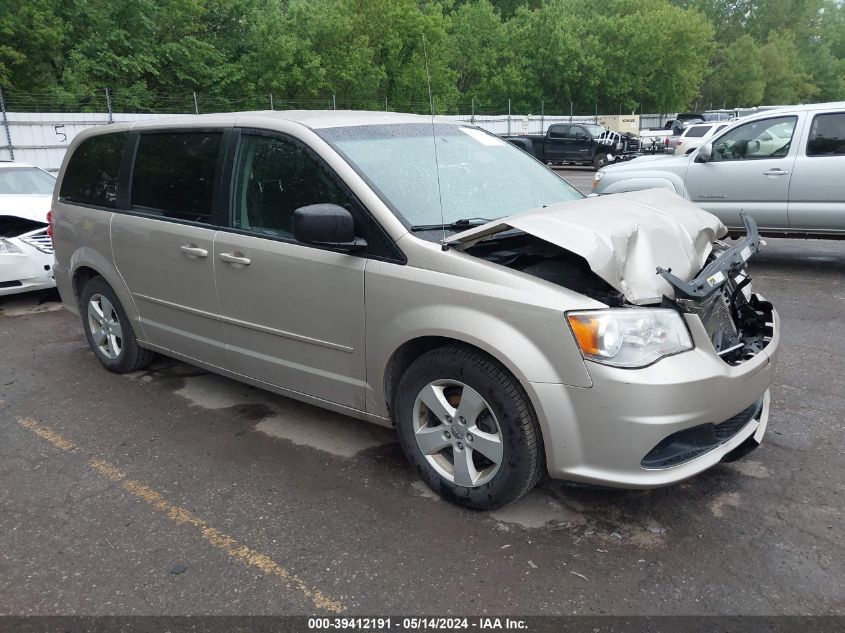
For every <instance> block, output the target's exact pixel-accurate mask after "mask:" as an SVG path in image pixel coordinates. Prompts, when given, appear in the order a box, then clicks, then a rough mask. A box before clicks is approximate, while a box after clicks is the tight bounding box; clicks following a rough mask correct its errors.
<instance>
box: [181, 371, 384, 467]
mask: <svg viewBox="0 0 845 633" xmlns="http://www.w3.org/2000/svg"><path fill="white" fill-rule="evenodd" d="M183 380H184V386H182V388H180V389H178V390H177V391H176V394H177V395H180V396H182V397H183V398H185V399H187V400H188V401H189V402H190V403H191V404H192V405H194V406H198V407H202V408H203V409H229V408H232V407H243V406H244V405H261V406H262V408H263V410H265V411H266V412H267V414H268V415H267V416H266V417H264V419H262V420H261V421H260V422H258V424H256V426H255V430H256V431H258V432H260V433H264V434H265V435H268V436H270V437H275V438H280V439H284V440H288V441H290V442H293V443H294V444H297V445H300V446H310V447H311V448H316V449H317V450H320V451H324V452H326V453H330V454H332V455H337V456H339V457H354V456H355V455H357V454H358V453H360V452H361V451H364V450H367V449H370V448H374V447H377V446H382V445H384V444H388V443H391V442H394V441H395V440H396V434H395V433H394V432H393V430H391V429H386V428H383V427H380V426H377V425H375V424H370V423H368V422H363V421H361V420H356V419H354V418H350V417H348V416H345V415H341V414H339V413H333V412H331V411H327V410H325V409H320V408H318V407H314V406H311V405H308V404H305V403H302V402H298V401H296V400H292V399H290V398H285V397H283V396H277V395H275V394H273V393H270V392H269V391H264V390H262V389H257V388H255V387H251V386H249V385H245V384H243V383H239V382H237V381H234V380H230V379H228V378H224V377H223V376H217V375H215V374H202V375H199V376H196V375H195V376H186V377H184V379H183Z"/></svg>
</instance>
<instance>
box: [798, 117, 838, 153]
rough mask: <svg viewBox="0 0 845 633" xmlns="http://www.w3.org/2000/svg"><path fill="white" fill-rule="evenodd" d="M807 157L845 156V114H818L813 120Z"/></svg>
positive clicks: (808, 140)
mask: <svg viewBox="0 0 845 633" xmlns="http://www.w3.org/2000/svg"><path fill="white" fill-rule="evenodd" d="M807 156H845V112H836V113H833V114H817V115H816V116H815V117H814V118H813V124H812V125H811V126H810V137H809V138H808V139H807Z"/></svg>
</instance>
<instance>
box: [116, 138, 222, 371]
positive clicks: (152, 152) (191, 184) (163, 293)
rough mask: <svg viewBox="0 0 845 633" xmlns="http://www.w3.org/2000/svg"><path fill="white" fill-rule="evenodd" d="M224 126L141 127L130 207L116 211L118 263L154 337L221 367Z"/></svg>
mask: <svg viewBox="0 0 845 633" xmlns="http://www.w3.org/2000/svg"><path fill="white" fill-rule="evenodd" d="M222 139H223V132H222V131H210V132H208V131H205V132H194V131H178V130H176V131H168V132H167V133H161V132H155V133H142V134H141V135H140V138H139V141H138V149H137V153H136V159H135V166H134V170H133V177H132V194H131V195H132V200H131V210H132V214H124V213H116V214H115V215H114V218H113V219H112V225H111V237H112V251H113V253H114V260H115V265H116V266H117V269H118V271H120V274H121V275H122V276H123V279H124V280H125V281H126V285H127V287H128V288H129V291H130V292H131V293H132V298H133V300H134V302H135V305H136V307H137V309H138V312H139V314H140V318H141V328H142V331H143V337H144V339H145V340H146V341H148V342H149V343H152V344H154V345H157V346H159V347H162V348H164V349H167V350H170V351H173V352H176V353H178V354H183V355H185V356H188V357H190V358H192V359H195V360H199V361H203V362H206V363H211V364H213V365H217V366H222V365H224V363H225V360H226V342H225V340H224V338H223V326H222V324H221V323H220V320H219V318H218V312H219V310H218V305H217V293H216V291H215V287H214V266H213V258H212V257H211V255H212V252H213V248H214V235H215V234H216V232H217V230H216V228H215V227H214V225H215V224H217V223H219V218H217V217H215V216H217V215H218V214H216V213H214V210H213V204H214V183H215V182H216V173H217V170H218V165H219V163H220V154H221V151H222V149H221V148H222Z"/></svg>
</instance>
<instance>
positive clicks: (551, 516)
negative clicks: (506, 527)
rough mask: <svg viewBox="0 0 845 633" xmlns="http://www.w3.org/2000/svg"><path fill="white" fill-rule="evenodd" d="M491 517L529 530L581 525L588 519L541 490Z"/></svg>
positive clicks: (492, 513) (531, 493) (497, 511)
mask: <svg viewBox="0 0 845 633" xmlns="http://www.w3.org/2000/svg"><path fill="white" fill-rule="evenodd" d="M490 516H491V517H492V518H493V519H495V520H496V521H498V522H500V523H510V524H515V525H519V526H520V527H524V528H528V529H538V528H544V527H567V526H575V525H580V524H583V523H585V522H586V518H585V517H584V515H583V514H581V513H580V512H578V511H576V510H573V509H571V508H568V507H566V506H565V505H564V504H562V503H561V502H560V501H558V500H557V499H554V498H552V497H550V496H549V495H547V494H545V493H544V492H542V491H541V490H534V491H533V492H530V493H529V494H527V495H526V496H524V497H523V498H522V499H520V500H519V501H517V502H515V503H512V504H510V505H509V506H505V507H504V508H500V509H499V510H494V511H493V512H491V513H490Z"/></svg>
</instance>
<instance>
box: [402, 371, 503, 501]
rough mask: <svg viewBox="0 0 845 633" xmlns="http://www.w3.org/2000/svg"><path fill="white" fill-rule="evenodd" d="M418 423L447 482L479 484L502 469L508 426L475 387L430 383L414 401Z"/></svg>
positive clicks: (426, 451) (422, 442) (424, 447)
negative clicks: (504, 426)
mask: <svg viewBox="0 0 845 633" xmlns="http://www.w3.org/2000/svg"><path fill="white" fill-rule="evenodd" d="M413 425H414V426H413V431H414V437H415V439H416V441H417V446H418V447H419V449H420V451H421V452H422V454H423V455H424V456H425V459H426V460H427V461H428V463H429V464H430V465H431V466H432V468H434V469H435V470H436V471H437V473H438V474H439V475H440V476H441V477H443V478H444V479H446V480H447V481H449V482H451V483H453V484H455V485H458V486H464V487H466V488H475V487H478V486H481V485H483V484H485V483H487V482H488V481H490V480H491V479H493V477H495V476H496V473H497V472H499V467H500V466H501V463H502V459H503V456H504V442H503V439H502V431H501V428H500V427H499V423H498V420H496V416H495V415H494V413H493V411H492V409H491V408H490V405H489V404H487V401H486V400H484V398H483V397H482V396H481V395H480V394H479V393H478V392H477V391H475V390H474V389H473V388H472V387H469V386H468V385H465V384H464V383H462V382H459V381H457V380H436V381H434V382H431V383H429V384H427V385H426V386H425V387H423V389H422V390H421V391H420V393H419V394H418V395H417V397H416V400H415V401H414V413H413Z"/></svg>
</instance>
